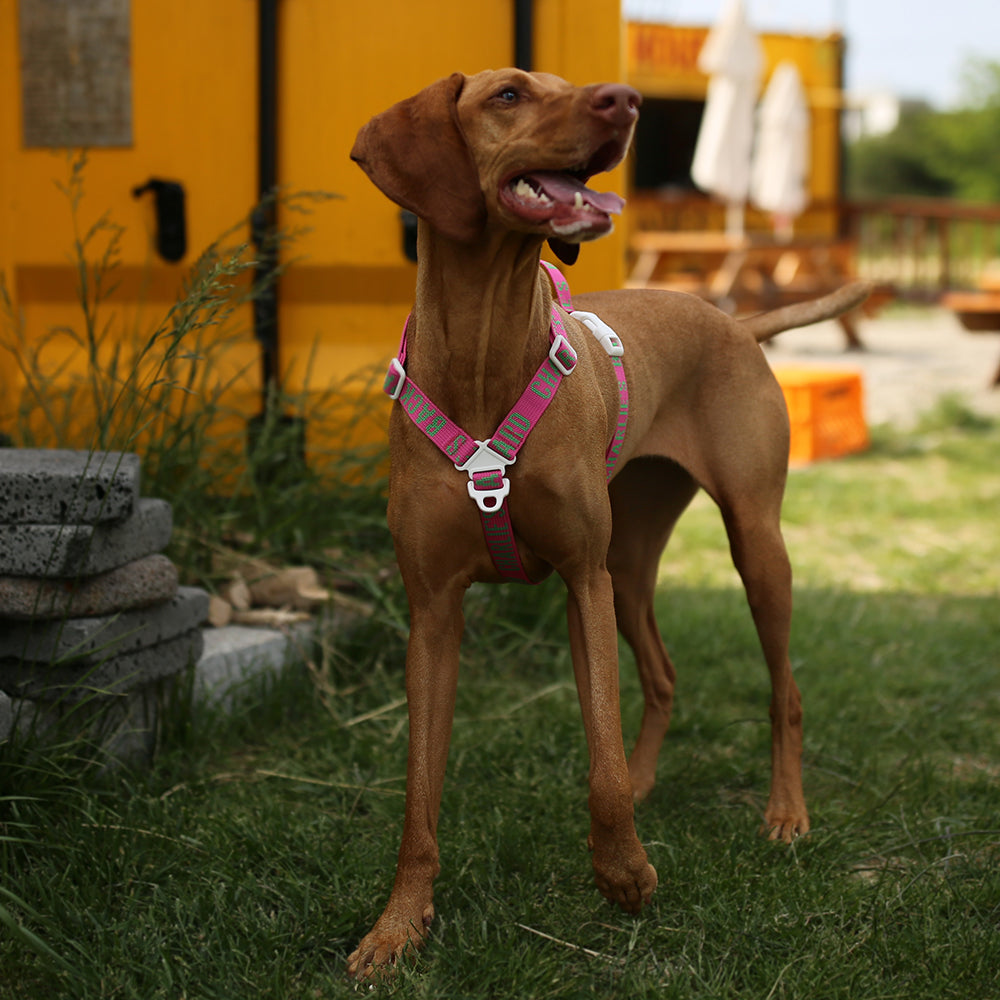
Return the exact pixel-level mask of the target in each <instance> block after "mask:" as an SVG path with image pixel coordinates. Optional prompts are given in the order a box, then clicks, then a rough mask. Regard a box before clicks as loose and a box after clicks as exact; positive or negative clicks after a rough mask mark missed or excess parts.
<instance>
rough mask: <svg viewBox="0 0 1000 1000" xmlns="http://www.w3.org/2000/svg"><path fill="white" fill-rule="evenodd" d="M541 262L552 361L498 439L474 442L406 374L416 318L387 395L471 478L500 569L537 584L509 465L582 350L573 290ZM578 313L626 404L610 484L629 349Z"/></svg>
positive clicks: (597, 321)
mask: <svg viewBox="0 0 1000 1000" xmlns="http://www.w3.org/2000/svg"><path fill="white" fill-rule="evenodd" d="M541 264H542V266H543V267H544V268H545V270H546V272H547V273H548V274H549V276H550V277H551V278H552V281H553V284H554V286H555V289H556V296H557V298H558V302H559V305H558V306H557V305H556V303H553V304H552V312H551V318H550V323H549V340H550V347H549V353H548V357H546V358H545V360H544V361H543V362H542V364H541V365H540V366H539V368H538V370H537V371H536V372H535V375H534V377H533V378H532V379H531V381H530V382H529V383H528V386H527V388H526V389H525V390H524V392H522V393H521V396H520V398H519V399H518V401H517V402H516V403H515V404H514V407H513V408H512V409H511V411H510V412H509V413H508V414H507V416H506V417H504V419H503V420H502V421H501V422H500V425H499V426H498V427H497V429H496V431H495V432H494V434H493V436H492V437H491V438H488V439H487V440H486V441H477V440H475V439H474V438H472V437H471V436H470V435H469V434H467V433H466V432H465V431H464V430H462V428H461V427H459V426H458V424H456V423H455V422H454V421H453V420H451V419H450V418H449V417H448V416H447V415H446V414H445V413H443V412H442V410H441V409H440V407H438V406H437V404H435V403H434V402H433V401H432V400H431V399H430V398H428V397H427V396H426V395H425V394H424V393H423V392H422V391H421V390H420V388H419V387H418V386H417V385H416V383H415V382H414V381H413V380H412V379H411V378H409V377H408V376H407V374H406V369H405V368H404V364H405V361H406V348H407V344H406V339H407V338H406V328H407V326H408V325H409V317H407V320H406V323H404V324H403V335H402V338H401V341H400V346H399V354H398V355H397V356H396V357H395V358H393V359H392V361H391V362H390V363H389V370H388V371H387V373H386V377H385V383H384V385H383V390H384V392H385V393H386V395H388V396H389V398H390V399H392V400H397V401H398V402H399V403H400V405H401V406H402V407H403V409H404V411H405V412H406V414H407V416H408V417H409V418H410V420H412V421H413V423H414V424H415V425H416V426H417V428H418V429H419V430H421V431H422V432H423V433H424V434H425V435H426V436H427V438H429V439H430V441H431V442H432V443H433V444H434V445H435V447H437V448H438V449H439V450H440V451H441V452H442V453H443V454H444V455H445V456H447V457H448V458H449V459H450V460H451V461H452V462H453V463H454V465H455V468H456V469H458V470H459V471H460V472H466V473H467V474H468V476H469V483H468V490H469V496H470V497H471V498H472V499H473V500H474V501H475V502H476V506H477V507H478V508H479V513H480V518H481V520H482V523H483V534H484V536H485V538H486V545H487V548H488V549H489V552H490V558H491V559H492V560H493V565H494V566H495V567H496V570H497V572H498V573H499V574H500V575H501V576H502V577H504V578H505V579H507V580H517V581H519V582H521V583H530V582H531V580H530V579H529V578H528V575H527V573H525V571H524V567H523V565H522V564H521V558H520V556H519V555H518V551H517V542H516V541H515V538H514V528H513V525H512V524H511V520H510V513H509V511H508V509H507V502H506V498H507V496H508V495H509V493H510V480H509V479H507V477H506V475H505V472H506V468H507V466H508V465H512V464H513V463H514V462H515V461H516V459H517V453H518V451H520V449H521V446H522V445H523V444H524V442H525V441H526V440H527V438H528V435H529V433H530V432H531V430H532V429H533V428H534V426H535V424H537V423H538V420H539V419H540V418H541V416H542V414H543V413H544V412H545V410H546V409H547V407H548V405H549V403H551V402H552V399H553V398H554V397H555V393H556V390H557V389H558V388H559V385H560V383H561V382H562V379H563V377H564V376H566V375H569V374H571V373H572V371H573V369H574V368H575V367H576V363H577V355H576V351H575V350H574V349H573V347H572V345H571V344H570V343H569V340H568V339H567V338H566V327H565V325H564V323H563V319H562V311H561V309H562V310H565V311H567V312H568V311H569V310H570V309H571V308H572V306H571V299H570V294H569V285H568V284H567V283H566V279H565V278H564V277H563V276H562V274H561V273H560V272H559V271H558V269H556V268H555V267H553V266H552V265H551V264H548V263H546V262H545V261H542V262H541ZM560 307H561V309H560ZM573 315H574V316H576V317H577V318H579V319H580V320H581V321H582V322H583V323H584V324H585V325H586V326H588V328H590V329H591V331H592V332H593V333H594V335H595V336H596V337H597V338H598V340H600V341H601V343H602V345H603V346H604V348H605V350H606V351H607V352H608V354H609V356H610V358H611V361H612V363H613V365H614V366H615V373H616V377H617V379H618V387H619V399H620V405H619V414H618V424H617V426H616V428H615V433H614V435H613V437H612V440H611V444H610V445H609V447H608V451H607V455H606V457H605V463H606V470H607V477H608V479H610V478H611V476H612V474H613V471H614V466H615V463H616V461H617V459H618V456H619V454H620V452H621V447H622V442H623V441H624V439H625V427H626V421H627V418H628V386H627V384H626V382H625V370H624V368H623V367H622V363H621V355H622V353H623V348H622V346H621V341H620V340H618V338H617V336H616V335H615V333H614V331H613V330H612V329H611V328H610V327H609V326H607V324H605V323H603V322H602V321H601V320H600V319H598V317H596V316H594V315H593V314H592V313H573Z"/></svg>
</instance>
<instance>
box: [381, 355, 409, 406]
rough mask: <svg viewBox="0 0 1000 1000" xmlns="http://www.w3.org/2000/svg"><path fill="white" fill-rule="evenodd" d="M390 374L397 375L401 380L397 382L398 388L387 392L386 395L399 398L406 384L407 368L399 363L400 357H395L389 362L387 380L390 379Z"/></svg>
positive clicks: (393, 398)
mask: <svg viewBox="0 0 1000 1000" xmlns="http://www.w3.org/2000/svg"><path fill="white" fill-rule="evenodd" d="M389 375H396V376H398V378H399V381H397V382H396V388H395V389H393V390H392V392H387V393H386V395H387V396H388V397H389V398H390V399H392V400H396V399H399V396H400V394H401V393H402V391H403V386H404V385H405V384H406V369H405V368H404V367H403V366H402V365H401V364H400V363H399V358H393V359H392V361H390V362H389V371H388V372H387V373H386V381H388V376H389Z"/></svg>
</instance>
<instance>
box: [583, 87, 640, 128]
mask: <svg viewBox="0 0 1000 1000" xmlns="http://www.w3.org/2000/svg"><path fill="white" fill-rule="evenodd" d="M640 104H642V94H640V93H639V91H638V90H633V89H632V88H631V87H627V86H626V85H625V84H624V83H602V84H600V86H598V87H597V88H595V90H594V91H593V93H592V94H591V95H590V107H591V110H593V111H594V113H595V114H597V115H600V117H601V118H604V119H606V120H607V121H609V122H611V123H612V124H614V125H631V124H632V122H633V121H635V119H636V116H637V115H638V113H639V105H640Z"/></svg>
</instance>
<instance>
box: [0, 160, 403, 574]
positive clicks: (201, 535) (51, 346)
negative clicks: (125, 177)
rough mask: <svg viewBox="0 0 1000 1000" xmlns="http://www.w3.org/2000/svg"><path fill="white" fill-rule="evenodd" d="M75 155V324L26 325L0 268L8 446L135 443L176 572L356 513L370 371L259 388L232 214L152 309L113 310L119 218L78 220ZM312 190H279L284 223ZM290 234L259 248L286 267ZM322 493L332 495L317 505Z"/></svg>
mask: <svg viewBox="0 0 1000 1000" xmlns="http://www.w3.org/2000/svg"><path fill="white" fill-rule="evenodd" d="M86 164H87V160H86V155H85V154H76V155H74V156H73V157H72V158H71V159H70V160H69V163H68V178H67V180H66V182H65V183H64V184H61V185H59V187H60V190H61V193H62V196H63V197H64V198H65V201H66V205H67V211H68V212H69V214H70V217H71V219H72V220H73V245H72V247H71V250H70V259H71V261H72V267H73V271H74V274H75V280H76V290H77V298H78V304H79V310H78V321H77V322H75V323H72V324H67V325H63V326H58V327H55V328H53V329H49V330H46V331H44V332H43V333H41V334H39V333H38V332H37V331H34V330H31V331H29V330H27V329H26V328H25V326H24V323H23V320H22V318H21V316H20V315H19V314H18V312H17V309H16V307H15V303H14V302H13V299H12V296H11V294H10V290H9V288H8V286H7V284H6V280H5V278H4V276H3V275H0V380H2V384H0V389H2V390H3V392H2V393H0V429H3V430H4V432H5V434H6V435H7V436H8V437H9V438H11V439H12V443H13V444H14V445H17V446H23V447H47V448H53V447H69V448H80V449H84V450H120V451H137V452H139V454H140V456H141V457H142V462H143V491H144V493H145V494H146V495H150V496H158V497H162V498H163V499H166V500H169V501H170V502H171V503H172V504H173V507H174V515H175V521H176V523H177V524H178V525H179V526H180V527H179V530H178V531H177V533H176V537H175V540H174V543H173V546H172V548H171V551H170V554H171V556H172V557H173V558H174V559H175V561H176V562H178V563H179V565H180V566H181V568H182V570H183V571H184V572H185V575H186V576H187V577H189V578H191V579H195V578H197V577H199V576H201V575H204V574H205V573H207V572H208V571H209V569H210V566H211V553H212V552H213V551H215V550H216V549H217V548H218V546H219V545H221V544H223V542H224V541H226V540H227V539H231V538H233V537H237V538H240V539H242V540H243V541H244V542H245V543H246V544H249V545H251V546H256V547H258V548H260V547H262V546H268V547H271V548H273V549H275V550H276V551H277V552H278V553H281V554H288V555H293V554H294V555H298V556H301V554H302V553H303V552H307V551H309V550H310V549H313V550H315V548H316V546H317V545H318V542H319V539H320V538H324V539H328V538H329V532H330V531H331V530H336V528H337V527H338V526H345V527H346V524H347V522H350V521H351V519H352V518H353V517H356V516H358V511H359V504H358V502H357V498H358V497H363V498H364V503H363V504H362V506H367V505H368V504H369V501H370V498H371V496H372V495H373V494H377V493H378V492H379V491H380V490H381V489H382V488H383V479H384V466H385V458H384V447H383V446H382V445H380V444H379V445H372V444H371V443H370V442H371V441H372V440H373V439H378V438H380V435H378V434H377V432H373V431H372V430H370V429H368V428H367V427H366V425H367V424H369V423H371V424H372V425H373V426H377V424H376V423H375V422H376V421H378V422H381V419H382V416H381V410H379V411H373V409H372V403H371V402H370V400H371V397H372V393H371V392H370V389H371V387H372V385H373V384H374V382H375V379H376V377H377V376H376V373H375V372H361V373H358V374H357V375H355V376H353V377H351V378H350V379H348V380H345V381H344V382H342V383H339V384H332V385H314V384H310V383H309V380H308V375H307V379H306V384H305V387H304V389H303V390H302V391H301V392H298V393H294V394H292V393H287V392H284V391H283V390H282V389H281V388H280V386H276V385H271V386H269V387H266V394H265V393H263V392H262V390H261V388H260V385H259V375H258V372H257V366H258V361H257V348H256V346H255V343H254V340H253V334H252V331H251V330H250V329H249V328H248V324H249V322H250V309H249V306H250V305H251V303H252V300H253V298H254V297H255V296H257V295H260V294H262V293H263V292H264V290H265V288H266V284H261V283H257V284H254V283H253V281H252V276H253V273H254V271H255V269H256V266H257V258H256V255H255V252H254V248H253V245H252V244H251V242H250V240H249V235H248V234H249V225H248V223H247V222H246V221H245V220H244V221H241V222H240V223H238V224H237V225H235V226H234V227H233V228H232V229H231V230H230V231H229V232H227V233H224V234H222V235H221V236H220V237H219V239H217V240H216V241H214V242H213V243H212V244H211V245H210V246H209V247H207V248H206V249H205V250H204V251H203V252H202V253H201V255H200V256H199V257H198V259H197V260H196V261H195V263H194V264H193V265H192V266H191V267H190V269H189V270H188V271H187V272H186V274H185V277H184V281H183V287H182V290H181V292H180V294H179V295H178V297H177V299H176V301H175V302H174V303H173V304H172V305H170V306H169V308H167V309H166V311H165V313H164V314H163V315H162V316H161V317H159V318H156V319H154V320H153V321H152V322H150V323H142V322H141V321H139V320H137V319H135V318H132V317H129V316H127V315H126V313H125V310H124V307H123V304H122V303H121V301H120V300H119V299H116V297H115V293H116V290H117V287H118V278H119V275H120V273H121V243H122V235H123V231H122V228H121V227H120V226H119V225H118V224H117V223H116V222H114V220H113V219H112V218H110V217H109V216H108V215H107V214H105V215H102V216H100V217H99V218H98V219H97V220H96V221H95V222H94V223H92V224H90V225H86V226H85V225H84V224H83V223H82V222H81V219H82V217H83V214H84V211H83V210H84V203H85V176H86ZM276 197H277V196H276ZM325 197H327V196H325V195H321V194H318V193H307V194H297V195H281V196H280V199H279V200H280V206H281V209H282V212H283V214H284V215H285V216H286V217H289V218H292V217H294V216H295V215H296V214H298V215H303V214H306V213H308V211H309V210H310V207H311V206H312V205H313V204H315V203H316V202H317V201H318V200H320V199H322V198H325ZM304 231H305V230H304V227H303V226H298V227H296V228H285V229H283V230H281V231H279V232H277V233H275V234H274V237H273V239H274V242H275V245H274V246H270V245H269V246H266V247H265V248H264V251H263V252H266V253H267V254H269V255H273V256H276V257H277V258H278V259H281V260H283V261H284V262H285V265H284V266H287V264H288V262H289V261H291V260H292V255H293V253H294V247H295V241H296V240H297V239H298V238H299V237H300V236H301V234H302V233H303V232H304ZM280 273H281V272H280V270H279V271H276V272H275V274H274V275H273V277H272V279H271V280H278V279H279V278H280ZM147 311H148V310H147ZM4 371H7V375H6V376H4V375H3V372H4ZM308 371H309V365H308V360H307V362H306V373H308ZM12 372H16V373H17V375H16V377H14V376H13V375H12V374H11V373H12ZM251 418H257V419H256V421H255V423H256V427H255V432H254V433H251V431H250V429H249V427H248V424H249V423H250V420H251ZM305 425H308V426H309V427H310V430H311V431H312V432H313V433H312V434H311V438H312V439H313V440H314V441H322V442H323V444H322V445H321V446H319V447H314V448H313V449H312V451H311V452H310V454H309V460H308V462H307V461H305V460H303V458H302V456H301V453H300V452H301V449H300V448H299V444H300V442H299V441H298V440H297V439H294V438H293V437H292V435H294V434H296V433H299V431H300V429H301V427H302V426H305ZM289 428H291V430H289ZM289 457H291V458H292V459H294V460H295V461H294V462H293V463H291V464H290V463H289V461H288V459H289ZM275 470H278V471H279V472H281V471H283V472H284V474H275ZM320 486H321V487H322V489H317V487H320ZM330 491H333V492H337V493H339V494H341V495H342V499H343V503H342V504H340V505H339V506H337V505H331V503H330V502H328V500H326V499H324V500H320V499H317V497H318V496H320V495H324V494H325V495H327V496H328V495H329V493H330ZM332 510H333V511H336V516H333V517H331V514H330V512H331V511H332ZM291 511H294V515H292V514H290V513H289V512H291ZM346 533H347V532H346V531H345V534H346Z"/></svg>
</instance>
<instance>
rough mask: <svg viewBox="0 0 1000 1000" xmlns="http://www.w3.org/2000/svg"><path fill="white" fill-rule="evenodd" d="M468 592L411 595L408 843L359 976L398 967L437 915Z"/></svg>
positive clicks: (356, 967) (357, 964) (359, 953)
mask: <svg viewBox="0 0 1000 1000" xmlns="http://www.w3.org/2000/svg"><path fill="white" fill-rule="evenodd" d="M408 590H409V587H408ZM463 593H464V591H463V590H462V589H461V588H460V587H455V588H453V589H449V590H446V591H445V592H443V593H438V594H431V593H424V594H422V595H420V596H418V597H415V596H414V594H413V592H412V591H410V640H409V644H408V646H407V652H406V697H407V705H408V711H409V718H410V740H409V752H408V755H407V764H406V807H405V815H404V820H403V838H402V842H401V844H400V847H399V859H398V862H397V865H396V879H395V882H394V883H393V887H392V893H391V895H390V897H389V902H388V904H387V905H386V908H385V910H384V911H383V913H382V916H381V917H379V919H378V921H377V923H376V924H375V926H374V927H373V928H372V930H371V931H370V932H369V933H368V934H367V935H366V936H365V937H364V938H363V939H362V941H361V943H360V944H359V945H358V947H357V949H356V950H355V951H354V953H353V954H352V955H351V956H350V958H349V959H348V965H347V971H348V972H349V973H350V974H351V975H352V976H357V977H358V978H359V979H363V978H365V977H367V976H369V975H371V974H372V973H373V972H374V971H376V970H377V969H379V968H383V967H387V966H393V965H395V964H396V962H397V961H398V960H399V958H400V957H401V956H402V955H403V953H404V952H405V951H407V949H411V948H412V949H416V948H419V947H420V946H421V945H422V944H423V941H424V937H425V936H426V934H427V930H428V928H429V927H430V924H431V921H432V920H433V918H434V903H433V899H434V879H435V878H436V876H437V874H438V871H439V870H440V865H439V862H438V845H437V821H438V810H439V808H440V805H441V793H442V790H443V788H444V775H445V766H446V764H447V760H448V745H449V742H450V740H451V728H452V720H453V717H454V712H455V689H456V686H457V682H458V657H459V645H460V643H461V638H462V628H463V618H462V596H463Z"/></svg>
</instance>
